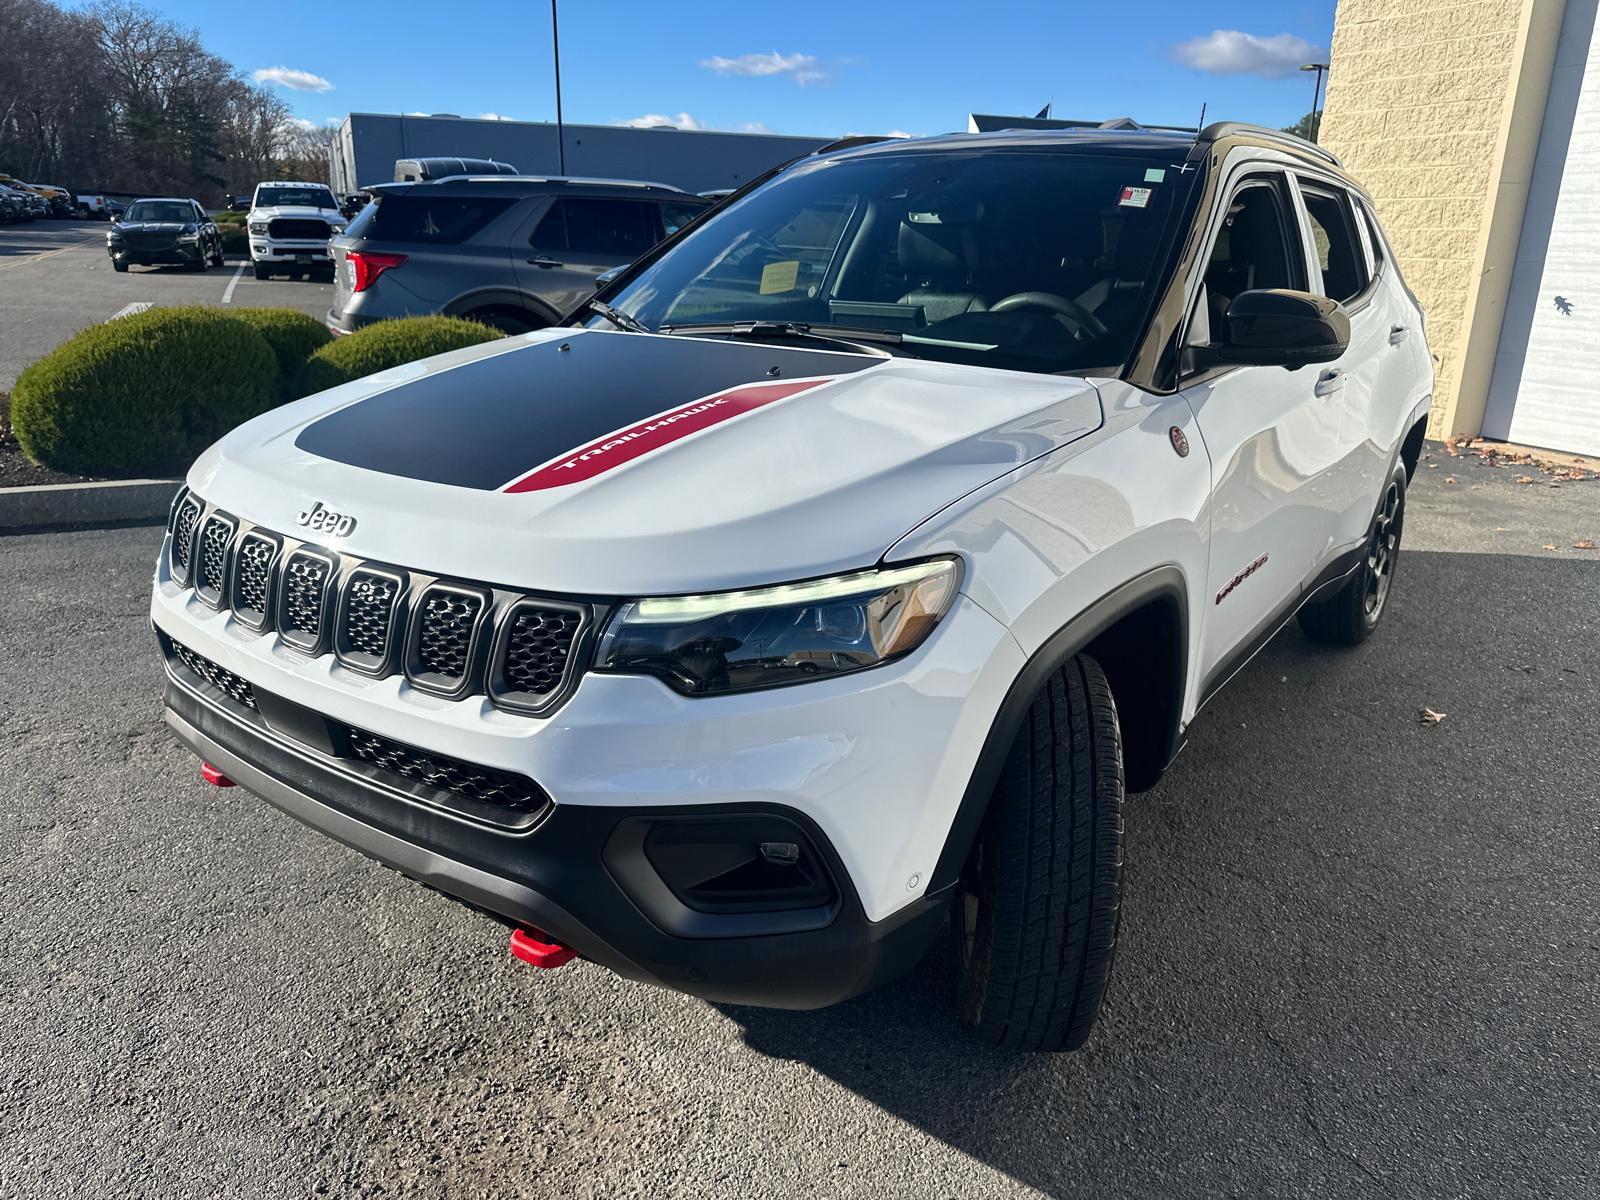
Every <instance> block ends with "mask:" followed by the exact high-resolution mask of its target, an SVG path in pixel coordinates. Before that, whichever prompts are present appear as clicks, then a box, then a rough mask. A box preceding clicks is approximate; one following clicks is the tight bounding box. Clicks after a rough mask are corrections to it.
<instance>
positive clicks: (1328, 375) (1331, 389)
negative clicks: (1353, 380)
mask: <svg viewBox="0 0 1600 1200" xmlns="http://www.w3.org/2000/svg"><path fill="white" fill-rule="evenodd" d="M1343 390H1344V372H1343V371H1341V370H1339V369H1338V368H1337V367H1335V368H1334V369H1333V370H1331V371H1324V372H1323V373H1322V378H1320V379H1318V380H1317V386H1316V387H1314V388H1313V389H1312V393H1313V394H1314V395H1317V396H1331V395H1333V394H1334V393H1335V392H1342V391H1343Z"/></svg>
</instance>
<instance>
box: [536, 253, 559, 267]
mask: <svg viewBox="0 0 1600 1200" xmlns="http://www.w3.org/2000/svg"><path fill="white" fill-rule="evenodd" d="M528 262H529V264H530V265H531V266H535V267H546V268H548V267H561V266H565V265H566V264H565V263H560V262H557V261H556V260H555V259H553V258H551V257H550V256H549V255H548V254H541V255H539V257H538V258H530V259H529V260H528Z"/></svg>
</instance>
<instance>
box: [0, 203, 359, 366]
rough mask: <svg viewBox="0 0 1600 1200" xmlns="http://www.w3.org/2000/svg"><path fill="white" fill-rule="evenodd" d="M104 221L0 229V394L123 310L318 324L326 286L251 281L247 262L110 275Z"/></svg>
mask: <svg viewBox="0 0 1600 1200" xmlns="http://www.w3.org/2000/svg"><path fill="white" fill-rule="evenodd" d="M106 229H107V225H106V222H104V221H35V222H34V223H33V224H31V225H5V226H0V392H8V391H10V390H11V385H12V384H14V383H15V382H16V381H17V375H18V374H19V373H20V372H21V371H22V369H23V368H24V367H26V366H27V365H28V364H29V363H31V362H34V361H36V360H37V359H39V358H40V357H42V356H43V355H45V354H48V353H49V352H50V351H51V350H53V349H55V348H56V347H57V346H59V345H60V344H61V343H62V342H64V341H66V340H67V339H68V338H70V337H71V336H72V335H73V334H75V333H78V332H80V331H81V330H84V329H87V328H88V327H89V326H90V325H93V324H95V323H97V322H99V321H104V320H106V319H107V318H108V317H112V316H116V315H117V314H118V313H120V312H122V311H123V310H124V309H126V308H127V307H128V306H129V305H156V306H159V307H168V306H172V305H179V304H214V305H219V306H232V307H240V308H244V307H249V308H273V307H285V308H298V309H300V310H301V311H302V312H306V313H309V314H311V315H312V316H313V317H316V318H317V319H318V320H319V321H320V320H321V319H322V318H323V317H324V316H326V315H327V312H328V309H329V308H331V307H332V306H333V285H332V284H331V283H320V282H313V281H309V280H298V279H297V280H290V279H288V278H286V277H279V278H276V279H270V280H261V281H257V279H256V277H255V272H254V271H252V270H251V269H250V263H249V260H248V259H241V258H238V257H230V258H229V259H228V264H227V266H226V267H213V268H211V269H210V270H209V271H207V272H205V274H203V275H198V274H194V273H192V272H190V271H186V270H184V269H183V268H182V267H130V268H129V269H128V270H127V272H126V273H125V274H121V275H119V274H117V273H116V272H115V271H113V270H112V269H111V260H110V258H108V257H107V255H106Z"/></svg>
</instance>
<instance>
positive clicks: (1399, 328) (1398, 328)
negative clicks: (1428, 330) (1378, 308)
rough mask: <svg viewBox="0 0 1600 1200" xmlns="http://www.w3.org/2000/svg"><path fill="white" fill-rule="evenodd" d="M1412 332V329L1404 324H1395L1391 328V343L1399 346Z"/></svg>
mask: <svg viewBox="0 0 1600 1200" xmlns="http://www.w3.org/2000/svg"><path fill="white" fill-rule="evenodd" d="M1410 332H1411V330H1410V329H1408V328H1407V327H1406V326H1404V325H1395V326H1393V327H1391V328H1390V330H1389V345H1391V346H1398V345H1399V344H1400V343H1401V342H1403V341H1405V340H1406V335H1407V334H1408V333H1410Z"/></svg>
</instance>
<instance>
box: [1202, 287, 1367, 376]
mask: <svg viewBox="0 0 1600 1200" xmlns="http://www.w3.org/2000/svg"><path fill="white" fill-rule="evenodd" d="M1220 332H1221V334H1222V339H1221V344H1220V345H1218V346H1216V347H1215V354H1216V356H1217V358H1218V359H1220V360H1221V361H1223V362H1229V363H1243V364H1248V365H1251V366H1259V367H1288V368H1289V370H1291V371H1293V370H1295V369H1296V368H1298V367H1303V366H1305V365H1306V364H1307V363H1325V362H1332V361H1333V360H1334V359H1336V358H1339V357H1340V356H1342V355H1343V354H1344V352H1345V350H1346V348H1347V347H1348V346H1349V345H1350V318H1349V317H1347V316H1345V315H1344V310H1343V309H1341V308H1340V307H1339V305H1338V303H1337V302H1336V301H1333V300H1330V299H1328V297H1326V296H1313V295H1312V294H1311V293H1310V292H1292V291H1289V290H1287V289H1282V288H1271V289H1262V290H1259V291H1253V292H1242V293H1240V295H1238V296H1237V297H1235V299H1234V301H1233V303H1232V304H1230V305H1228V313H1227V316H1226V317H1225V318H1224V319H1223V322H1222V329H1221V331H1220Z"/></svg>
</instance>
